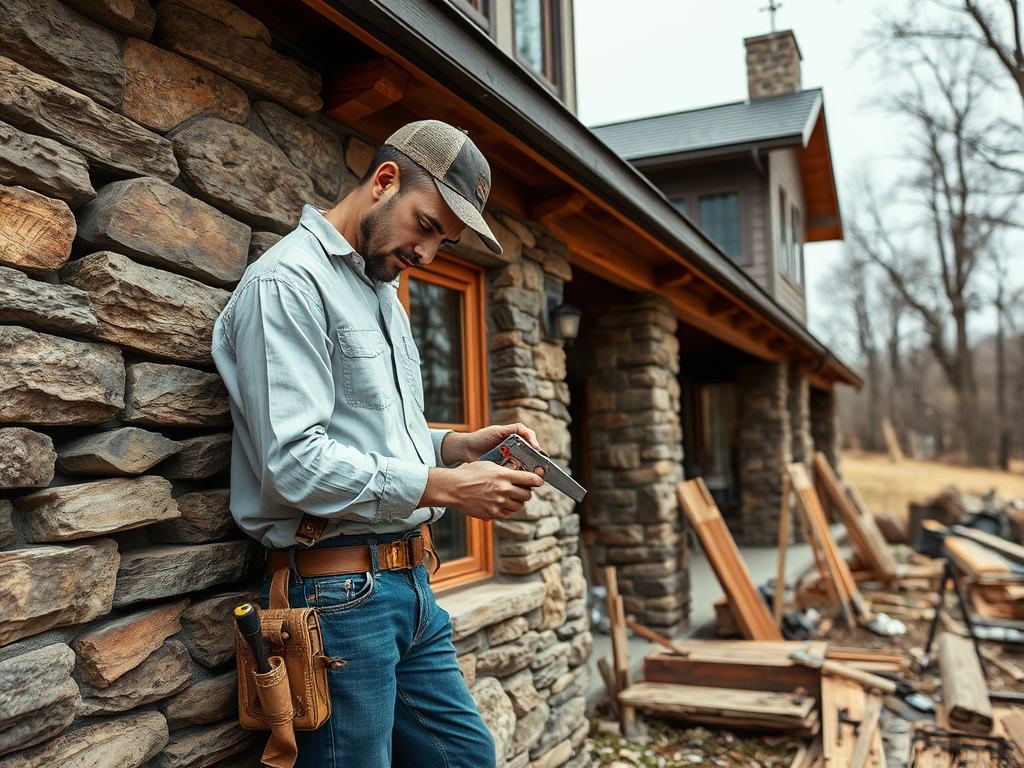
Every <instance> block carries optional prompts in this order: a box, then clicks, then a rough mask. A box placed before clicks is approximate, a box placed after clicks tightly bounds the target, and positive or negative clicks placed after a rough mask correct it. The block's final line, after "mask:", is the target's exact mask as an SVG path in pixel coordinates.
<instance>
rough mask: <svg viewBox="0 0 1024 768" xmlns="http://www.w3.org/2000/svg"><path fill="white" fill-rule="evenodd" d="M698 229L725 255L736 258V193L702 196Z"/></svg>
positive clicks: (737, 243)
mask: <svg viewBox="0 0 1024 768" xmlns="http://www.w3.org/2000/svg"><path fill="white" fill-rule="evenodd" d="M699 204H700V228H701V229H703V230H704V232H705V233H706V234H707V236H708V237H710V238H711V239H712V240H714V241H715V242H716V243H717V244H718V247H719V248H721V249H722V251H723V252H725V253H726V254H727V255H729V256H732V257H733V258H737V257H739V256H740V254H741V250H740V196H739V193H738V192H725V193H723V194H720V195H702V196H701V198H700V200H699Z"/></svg>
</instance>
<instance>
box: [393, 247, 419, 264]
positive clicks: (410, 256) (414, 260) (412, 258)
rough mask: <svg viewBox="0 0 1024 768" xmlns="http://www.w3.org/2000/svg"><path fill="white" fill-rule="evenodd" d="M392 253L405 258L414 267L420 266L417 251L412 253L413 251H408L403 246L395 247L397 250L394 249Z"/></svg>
mask: <svg viewBox="0 0 1024 768" xmlns="http://www.w3.org/2000/svg"><path fill="white" fill-rule="evenodd" d="M391 254H392V255H393V256H398V257H399V258H402V259H405V260H406V261H407V262H409V263H410V264H412V266H414V267H418V266H419V265H420V261H421V259H420V257H419V256H417V255H416V254H415V253H412V252H411V251H406V250H403V249H401V248H395V250H393V251H392V252H391Z"/></svg>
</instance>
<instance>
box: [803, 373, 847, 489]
mask: <svg viewBox="0 0 1024 768" xmlns="http://www.w3.org/2000/svg"><path fill="white" fill-rule="evenodd" d="M810 411H811V435H812V437H813V440H814V450H816V451H821V452H822V453H824V454H825V457H826V458H827V459H828V460H829V463H830V464H831V465H832V468H833V469H834V470H835V471H836V475H839V476H840V477H842V474H841V469H842V468H841V467H840V463H841V458H842V457H841V455H840V452H839V447H840V445H841V444H842V435H841V434H840V432H839V411H838V409H837V407H836V395H835V391H834V390H831V389H817V388H812V389H811V395H810Z"/></svg>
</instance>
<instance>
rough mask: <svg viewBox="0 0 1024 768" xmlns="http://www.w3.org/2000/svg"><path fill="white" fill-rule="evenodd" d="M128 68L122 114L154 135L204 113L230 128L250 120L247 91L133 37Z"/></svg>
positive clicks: (128, 49) (127, 47)
mask: <svg viewBox="0 0 1024 768" xmlns="http://www.w3.org/2000/svg"><path fill="white" fill-rule="evenodd" d="M147 7H148V6H147ZM124 65H125V68H126V69H127V71H128V79H127V82H126V83H125V87H124V99H123V100H122V101H121V113H122V114H124V115H125V116H126V117H129V118H131V119H132V120H134V121H135V122H137V123H139V124H140V125H144V126H146V127H147V128H151V129H152V130H154V131H158V132H159V133H166V132H167V131H169V130H171V129H172V128H175V127H176V126H178V125H181V124H182V123H183V122H185V121H186V120H188V119H189V118H192V117H195V116H196V115H201V114H210V115H214V116H216V117H222V118H224V119H225V120H229V121H231V122H232V123H244V122H245V121H246V120H247V119H248V118H249V97H248V96H246V95H245V91H243V90H242V89H241V88H239V87H238V86H237V85H235V84H234V83H232V82H231V81H230V80H226V79H225V78H223V77H221V76H220V75H217V74H215V73H213V72H211V71H210V70H208V69H204V68H203V67H200V66H199V65H198V64H195V63H193V62H192V61H189V60H188V59H186V58H184V57H182V56H179V55H177V54H176V53H171V52H170V51H166V50H164V49H163V48H157V47H156V46H155V45H150V44H149V43H146V42H143V41H142V40H135V39H132V38H129V39H128V40H125V43H124Z"/></svg>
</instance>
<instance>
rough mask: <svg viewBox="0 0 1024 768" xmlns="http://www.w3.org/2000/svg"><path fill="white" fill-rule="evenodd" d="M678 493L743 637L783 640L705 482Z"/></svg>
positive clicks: (686, 484)
mask: <svg viewBox="0 0 1024 768" xmlns="http://www.w3.org/2000/svg"><path fill="white" fill-rule="evenodd" d="M676 494H677V496H678V497H679V503H680V506H682V508H683V511H684V512H685V513H686V516H687V519H688V520H689V521H690V525H691V526H692V527H693V529H694V531H695V532H696V533H697V537H698V538H699V539H700V543H701V546H702V547H703V548H704V552H705V553H706V554H707V557H708V561H709V562H710V563H711V567H712V568H713V569H714V571H715V575H716V576H717V577H718V581H719V583H720V584H721V585H722V589H723V590H724V591H725V594H726V596H727V597H728V598H729V605H730V607H731V609H732V611H733V614H734V615H735V617H736V622H737V624H739V626H740V631H741V632H742V633H743V636H744V637H745V638H747V639H748V640H781V639H782V634H781V633H780V632H779V628H778V627H777V626H775V623H774V621H772V615H771V612H770V611H769V610H768V607H767V606H766V605H765V603H764V600H762V599H761V595H760V594H759V593H758V591H757V587H756V586H755V585H754V581H753V579H752V578H751V576H750V570H749V569H748V568H747V564H746V563H745V562H744V560H743V557H742V556H741V555H740V552H739V549H737V547H736V542H735V540H734V539H733V537H732V534H730V533H729V529H728V527H726V525H725V520H723V519H722V513H721V512H720V511H719V510H718V505H717V504H715V500H714V498H713V497H712V496H711V492H710V491H709V490H708V487H707V486H706V485H705V484H704V481H703V480H702V479H701V478H699V477H698V478H696V479H695V480H688V481H686V482H683V483H679V484H678V485H677V486H676Z"/></svg>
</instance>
